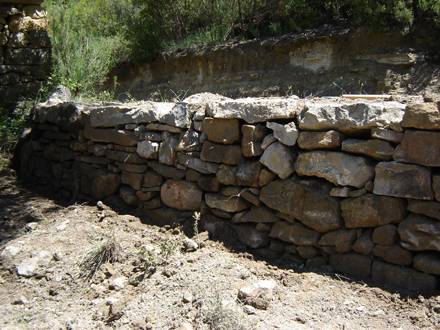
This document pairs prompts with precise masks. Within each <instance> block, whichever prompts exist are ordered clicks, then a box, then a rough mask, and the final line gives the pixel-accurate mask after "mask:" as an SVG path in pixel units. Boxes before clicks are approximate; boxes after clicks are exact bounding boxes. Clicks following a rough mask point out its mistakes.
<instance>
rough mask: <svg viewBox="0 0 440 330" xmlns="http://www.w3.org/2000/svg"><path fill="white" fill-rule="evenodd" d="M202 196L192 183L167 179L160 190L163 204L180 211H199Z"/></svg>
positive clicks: (200, 191)
mask: <svg viewBox="0 0 440 330" xmlns="http://www.w3.org/2000/svg"><path fill="white" fill-rule="evenodd" d="M202 196H203V192H202V190H201V189H200V188H199V187H198V186H197V184H196V183H194V182H186V181H175V180H171V179H168V180H167V181H165V183H164V184H163V185H162V187H161V189H160V197H161V199H162V201H163V203H164V204H165V205H167V206H169V207H172V208H175V209H178V210H181V211H184V210H185V211H198V210H200V206H201V203H202Z"/></svg>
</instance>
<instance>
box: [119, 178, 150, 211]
mask: <svg viewBox="0 0 440 330" xmlns="http://www.w3.org/2000/svg"><path fill="white" fill-rule="evenodd" d="M121 181H122V183H125V184H128V185H129V186H131V187H132V188H133V189H135V190H141V187H142V183H143V182H144V176H143V175H142V174H138V173H122V174H121ZM127 204H128V203H127Z"/></svg>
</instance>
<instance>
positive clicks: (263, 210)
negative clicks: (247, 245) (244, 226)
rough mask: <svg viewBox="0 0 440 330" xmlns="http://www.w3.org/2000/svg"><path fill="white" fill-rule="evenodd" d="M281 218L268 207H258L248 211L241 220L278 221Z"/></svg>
mask: <svg viewBox="0 0 440 330" xmlns="http://www.w3.org/2000/svg"><path fill="white" fill-rule="evenodd" d="M279 220H280V219H279V218H278V217H277V216H276V215H275V214H274V213H273V212H272V211H271V210H270V209H269V208H267V207H264V206H262V207H256V206H252V208H251V209H250V210H249V211H248V212H246V214H244V215H243V216H242V217H241V218H240V222H257V223H258V222H276V221H279Z"/></svg>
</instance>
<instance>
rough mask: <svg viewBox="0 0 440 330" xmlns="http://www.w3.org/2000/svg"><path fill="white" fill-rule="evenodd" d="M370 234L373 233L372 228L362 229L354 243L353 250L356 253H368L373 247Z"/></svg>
mask: <svg viewBox="0 0 440 330" xmlns="http://www.w3.org/2000/svg"><path fill="white" fill-rule="evenodd" d="M372 235H373V228H370V229H367V230H364V231H363V233H362V234H361V236H360V237H359V238H358V239H357V241H356V242H355V243H354V245H353V250H354V251H355V252H357V253H362V254H365V255H369V254H370V252H371V251H372V250H373V247H374V243H373V240H372V238H371V237H372Z"/></svg>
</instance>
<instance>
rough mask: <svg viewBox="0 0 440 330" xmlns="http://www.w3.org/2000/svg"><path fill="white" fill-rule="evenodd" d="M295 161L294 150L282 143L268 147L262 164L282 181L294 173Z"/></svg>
mask: <svg viewBox="0 0 440 330" xmlns="http://www.w3.org/2000/svg"><path fill="white" fill-rule="evenodd" d="M294 161H295V154H294V152H293V150H292V149H291V148H289V147H287V146H285V145H284V144H282V143H280V142H275V143H272V144H271V145H270V146H268V147H267V148H266V150H265V151H264V153H263V156H261V158H260V163H262V164H263V165H264V166H266V167H267V168H268V169H269V170H271V171H272V172H273V173H275V174H277V175H278V176H279V177H280V178H281V179H286V178H288V177H289V176H290V175H291V174H292V173H293V172H294V166H293V163H294Z"/></svg>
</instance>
